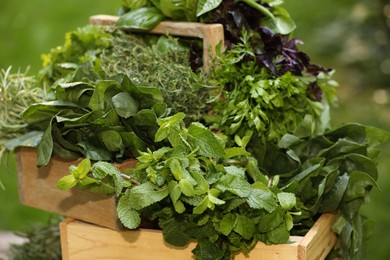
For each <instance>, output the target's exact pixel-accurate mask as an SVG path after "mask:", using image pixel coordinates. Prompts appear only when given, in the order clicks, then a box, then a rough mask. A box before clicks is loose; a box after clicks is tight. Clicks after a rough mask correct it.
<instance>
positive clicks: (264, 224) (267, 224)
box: [258, 208, 287, 233]
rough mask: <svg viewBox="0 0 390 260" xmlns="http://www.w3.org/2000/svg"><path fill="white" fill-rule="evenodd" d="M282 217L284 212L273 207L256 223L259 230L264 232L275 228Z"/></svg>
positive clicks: (281, 221)
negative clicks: (270, 211) (271, 210)
mask: <svg viewBox="0 0 390 260" xmlns="http://www.w3.org/2000/svg"><path fill="white" fill-rule="evenodd" d="M284 217H285V213H284V211H283V210H282V209H281V208H277V209H275V210H274V211H273V212H272V213H269V214H267V215H265V216H263V217H262V218H261V220H260V222H259V224H258V229H259V231H260V232H262V233H266V232H269V231H271V230H273V229H276V228H277V227H278V226H280V225H281V224H282V223H283V222H284ZM285 228H286V227H285ZM286 230H287V228H286Z"/></svg>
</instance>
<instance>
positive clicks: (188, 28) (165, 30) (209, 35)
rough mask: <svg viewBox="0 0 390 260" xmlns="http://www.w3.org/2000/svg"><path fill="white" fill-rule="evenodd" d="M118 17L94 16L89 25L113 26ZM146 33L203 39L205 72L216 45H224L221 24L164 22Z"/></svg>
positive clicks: (213, 55) (213, 56) (211, 60)
mask: <svg viewBox="0 0 390 260" xmlns="http://www.w3.org/2000/svg"><path fill="white" fill-rule="evenodd" d="M118 19H119V16H112V15H94V16H91V17H90V19H89V22H90V24H94V25H104V26H113V25H115V23H116V22H117V21H118ZM148 33H153V34H168V35H174V36H184V37H196V38H201V39H203V63H204V65H203V67H204V69H205V71H206V72H208V71H209V70H210V66H211V64H212V62H213V60H214V58H215V56H216V49H217V46H218V44H221V48H222V47H223V43H224V32H223V26H222V24H203V23H191V22H170V21H164V22H161V23H159V24H158V25H157V26H156V27H154V28H153V29H152V30H150V31H149V32H148Z"/></svg>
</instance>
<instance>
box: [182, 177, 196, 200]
mask: <svg viewBox="0 0 390 260" xmlns="http://www.w3.org/2000/svg"><path fill="white" fill-rule="evenodd" d="M179 186H180V190H181V192H183V194H184V195H186V196H189V197H191V196H195V190H194V186H193V185H192V184H191V182H189V181H188V180H187V179H181V180H180V181H179Z"/></svg>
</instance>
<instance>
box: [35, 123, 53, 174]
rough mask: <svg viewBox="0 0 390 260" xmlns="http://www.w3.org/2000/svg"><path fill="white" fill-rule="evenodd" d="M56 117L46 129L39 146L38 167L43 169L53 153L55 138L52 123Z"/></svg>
mask: <svg viewBox="0 0 390 260" xmlns="http://www.w3.org/2000/svg"><path fill="white" fill-rule="evenodd" d="M53 119H54V117H53V118H52V119H51V120H50V124H49V126H48V127H47V128H46V130H45V132H44V133H43V135H42V139H41V142H40V143H39V144H38V146H37V153H38V159H37V166H38V167H42V166H46V165H47V164H48V163H49V161H50V159H51V155H52V153H53V137H52V135H51V129H52V122H53Z"/></svg>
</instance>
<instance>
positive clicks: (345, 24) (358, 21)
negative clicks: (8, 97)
mask: <svg viewBox="0 0 390 260" xmlns="http://www.w3.org/2000/svg"><path fill="white" fill-rule="evenodd" d="M386 2H388V0H360V1H358V0H344V1H338V0H328V1H312V0H300V1H291V0H290V1H286V4H285V7H286V8H287V10H288V11H289V12H290V14H291V16H292V17H293V19H294V20H295V21H296V23H297V26H298V27H297V30H296V32H295V36H296V37H297V38H299V39H301V40H302V41H303V42H304V44H303V45H302V46H301V50H303V51H305V52H306V53H308V54H309V55H310V56H311V58H312V61H313V63H317V64H321V65H323V66H325V67H330V68H334V69H336V71H337V72H336V74H335V79H336V80H337V81H338V82H339V83H340V87H339V89H338V93H339V103H340V104H339V107H338V108H334V109H333V115H332V116H333V124H334V125H336V124H339V123H342V122H359V123H363V124H369V125H372V126H376V127H380V128H382V129H386V130H390V95H389V93H390V3H386ZM1 3H2V4H1V8H0V69H6V68H7V67H8V66H10V65H12V67H13V69H14V71H15V70H17V69H18V68H21V69H22V70H24V69H25V68H26V67H27V66H30V72H31V73H36V72H37V71H38V70H39V69H40V66H41V60H40V55H41V54H42V53H45V52H47V51H48V50H49V49H50V48H53V47H56V46H58V45H61V44H62V43H63V42H64V35H65V33H66V32H68V31H70V30H74V29H76V28H77V27H79V26H83V25H85V24H87V23H88V17H89V16H90V15H94V14H100V13H106V14H115V13H116V11H117V9H118V7H119V4H120V1H119V0H117V1H112V0H93V1H92V0H65V1H59V2H57V1H50V0H18V1H14V0H2V1H1ZM389 157H390V145H387V146H384V147H383V152H382V155H381V159H380V163H379V165H378V167H379V171H380V176H379V181H378V183H379V186H380V189H381V191H379V190H377V189H376V190H373V192H372V193H371V197H370V202H369V203H368V204H367V205H365V206H364V209H363V212H364V213H365V214H366V215H367V216H369V217H370V218H372V219H373V220H374V221H375V231H374V234H373V237H372V238H371V240H370V241H369V243H368V249H367V250H368V252H369V253H368V254H367V259H372V260H378V259H383V260H387V259H390V248H389V247H388V246H386V245H385V241H390V196H388V194H387V191H388V190H390V176H389V171H390V160H388V159H387V158H389ZM0 175H1V179H2V180H3V182H4V185H5V187H6V190H5V191H4V190H0V231H1V230H12V231H15V230H24V229H25V228H27V227H29V226H31V225H33V224H34V223H38V222H43V221H46V220H47V219H48V218H49V216H50V214H48V213H45V212H42V211H39V210H35V209H32V208H29V207H26V206H22V205H20V204H19V202H18V195H17V185H16V172H15V163H14V160H13V158H10V160H9V166H8V168H6V167H4V166H1V167H0Z"/></svg>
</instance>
